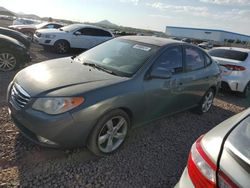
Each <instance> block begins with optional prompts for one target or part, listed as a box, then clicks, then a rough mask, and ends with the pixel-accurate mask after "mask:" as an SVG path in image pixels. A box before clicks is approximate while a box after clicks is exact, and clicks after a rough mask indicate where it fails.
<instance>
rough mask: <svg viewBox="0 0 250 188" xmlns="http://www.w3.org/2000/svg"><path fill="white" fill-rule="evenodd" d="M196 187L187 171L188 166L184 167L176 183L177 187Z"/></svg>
mask: <svg viewBox="0 0 250 188" xmlns="http://www.w3.org/2000/svg"><path fill="white" fill-rule="evenodd" d="M187 187H188V188H195V187H194V185H193V183H192V181H191V179H190V177H189V175H188V171H187V167H186V168H185V169H184V171H183V173H182V176H181V179H180V181H179V182H178V183H177V184H176V185H175V188H187Z"/></svg>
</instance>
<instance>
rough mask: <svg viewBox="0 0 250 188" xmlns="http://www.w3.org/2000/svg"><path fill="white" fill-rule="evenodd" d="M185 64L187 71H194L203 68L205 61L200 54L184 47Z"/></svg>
mask: <svg viewBox="0 0 250 188" xmlns="http://www.w3.org/2000/svg"><path fill="white" fill-rule="evenodd" d="M185 63H186V69H187V71H195V70H199V69H202V68H204V67H205V59H204V56H203V54H202V52H201V51H200V50H199V49H196V48H194V47H191V46H186V47H185Z"/></svg>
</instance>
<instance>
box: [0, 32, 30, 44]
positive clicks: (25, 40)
mask: <svg viewBox="0 0 250 188" xmlns="http://www.w3.org/2000/svg"><path fill="white" fill-rule="evenodd" d="M0 34H2V35H6V36H9V37H12V38H14V39H16V40H18V41H19V42H21V43H23V44H24V46H25V47H26V48H29V47H30V43H31V38H29V37H28V36H26V35H24V34H23V33H20V32H18V31H13V30H12V29H7V28H4V27H0Z"/></svg>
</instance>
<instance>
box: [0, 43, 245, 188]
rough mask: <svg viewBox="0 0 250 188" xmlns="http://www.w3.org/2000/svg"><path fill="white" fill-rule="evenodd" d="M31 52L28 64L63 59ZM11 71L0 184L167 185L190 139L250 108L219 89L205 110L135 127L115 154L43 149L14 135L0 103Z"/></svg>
mask: <svg viewBox="0 0 250 188" xmlns="http://www.w3.org/2000/svg"><path fill="white" fill-rule="evenodd" d="M31 55H32V62H31V63H30V64H34V63H38V62H40V61H44V60H48V59H53V58H58V57H63V56H62V55H58V54H54V53H50V52H45V51H43V49H42V48H41V47H40V46H39V45H34V44H33V45H32V46H31ZM68 55H72V54H68ZM17 71H18V70H17ZM17 71H12V72H6V73H3V72H0V187H126V188H127V187H144V188H146V187H173V186H174V185H175V184H176V183H177V181H178V180H179V178H180V176H181V173H182V171H183V169H184V167H185V164H186V161H187V156H188V153H189V150H190V147H191V145H192V143H193V142H194V141H195V140H196V139H197V138H198V137H199V136H200V135H201V134H204V133H206V132H207V131H208V130H210V129H211V128H213V127H214V126H216V125H217V124H219V123H220V122H222V121H223V120H225V119H227V118H229V117H231V116H232V115H234V114H236V113H239V112H241V111H243V110H244V109H246V108H248V107H249V106H250V99H243V98H240V97H239V96H237V95H236V94H234V93H219V94H218V96H217V98H216V99H215V101H214V106H213V107H212V109H211V111H210V112H209V113H207V114H204V115H202V116H199V115H197V114H194V113H191V112H189V111H187V112H182V113H179V114H176V115H174V116H171V117H168V118H164V119H162V120H159V121H156V122H153V123H151V124H149V125H147V126H144V127H141V128H138V129H135V130H133V131H132V132H131V133H130V135H129V137H128V139H127V141H126V143H125V144H124V146H123V147H122V148H121V149H120V150H119V151H118V152H116V153H115V154H113V155H111V156H108V157H103V158H97V157H94V156H93V155H92V154H91V153H90V152H89V151H88V150H87V149H86V148H79V149H75V150H59V149H48V148H43V147H40V146H37V145H35V144H33V143H31V142H30V141H28V140H27V139H26V138H24V137H23V136H22V135H21V134H20V133H19V131H18V130H17V128H16V127H15V126H14V124H13V122H12V120H11V119H10V117H9V115H8V107H7V104H6V101H5V98H6V90H7V86H8V84H9V83H10V82H11V80H12V79H13V77H14V76H15V74H16V73H17Z"/></svg>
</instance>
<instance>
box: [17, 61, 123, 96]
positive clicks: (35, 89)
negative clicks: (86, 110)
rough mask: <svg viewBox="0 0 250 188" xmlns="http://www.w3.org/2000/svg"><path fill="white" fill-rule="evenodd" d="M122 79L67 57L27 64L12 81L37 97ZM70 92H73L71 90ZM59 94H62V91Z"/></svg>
mask: <svg viewBox="0 0 250 188" xmlns="http://www.w3.org/2000/svg"><path fill="white" fill-rule="evenodd" d="M123 79H125V78H124V77H119V76H115V75H112V74H109V73H106V72H103V71H101V70H98V69H95V68H91V67H89V66H86V65H82V64H81V63H79V62H76V61H73V60H72V59H71V58H70V57H67V58H60V59H55V60H50V61H45V62H42V63H38V64H35V65H32V66H29V67H27V68H25V69H23V70H21V71H20V72H19V73H18V74H17V75H16V76H15V78H14V83H16V84H18V85H20V86H21V87H22V88H23V89H24V90H25V91H26V92H27V93H29V95H30V96H31V97H39V96H45V95H47V94H48V93H53V92H54V93H55V91H56V90H62V89H64V88H68V87H72V88H73V86H76V85H81V86H82V87H81V91H79V90H78V92H86V91H88V89H89V88H91V89H95V88H94V87H96V88H97V87H100V85H102V83H103V84H107V83H108V84H110V83H114V82H119V81H120V80H123ZM90 83H91V84H90ZM84 85H86V87H84ZM90 85H91V87H90ZM71 94H74V92H72V91H71ZM59 95H61V96H63V95H64V93H60V94H59Z"/></svg>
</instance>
